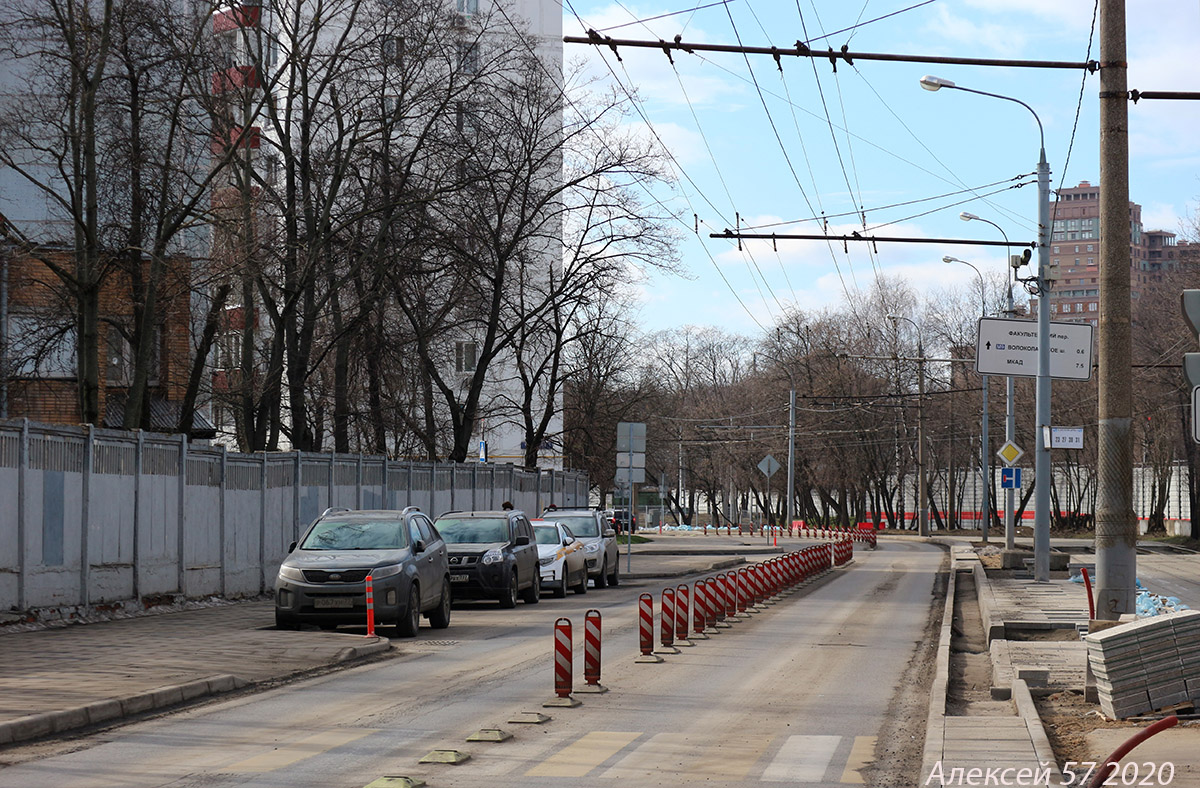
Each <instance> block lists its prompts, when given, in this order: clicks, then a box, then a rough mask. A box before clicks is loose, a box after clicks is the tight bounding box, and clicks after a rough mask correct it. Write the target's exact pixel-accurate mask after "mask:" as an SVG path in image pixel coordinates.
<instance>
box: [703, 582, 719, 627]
mask: <svg viewBox="0 0 1200 788" xmlns="http://www.w3.org/2000/svg"><path fill="white" fill-rule="evenodd" d="M718 613H719V611H718V610H717V581H716V579H715V578H711V577H710V578H709V579H708V580H705V581H704V630H705V631H706V632H707V631H708V630H709V629H715V628H716V623H717V620H718Z"/></svg>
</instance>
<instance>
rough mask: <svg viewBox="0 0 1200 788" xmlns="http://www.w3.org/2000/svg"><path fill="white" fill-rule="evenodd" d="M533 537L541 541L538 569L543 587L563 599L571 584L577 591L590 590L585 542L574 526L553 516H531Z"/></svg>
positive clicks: (579, 592) (536, 540)
mask: <svg viewBox="0 0 1200 788" xmlns="http://www.w3.org/2000/svg"><path fill="white" fill-rule="evenodd" d="M530 522H531V523H532V524H533V539H534V541H535V542H537V549H538V573H539V574H540V575H541V582H542V588H545V589H549V590H551V591H553V592H554V595H555V596H556V597H559V598H560V599H561V598H562V597H565V596H566V595H567V587H568V586H569V587H570V588H571V589H572V590H573V591H574V592H575V593H576V594H586V593H587V587H588V568H587V560H586V559H585V558H584V552H583V542H581V541H579V540H578V539H576V538H575V536H574V535H573V534H572V533H571V531H570V529H569V528H567V527H566V526H565V525H563V524H562V523H559V522H555V521H553V520H531V521H530Z"/></svg>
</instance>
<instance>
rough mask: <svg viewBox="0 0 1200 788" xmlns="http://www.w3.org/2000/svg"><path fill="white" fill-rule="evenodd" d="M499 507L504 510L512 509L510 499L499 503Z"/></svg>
mask: <svg viewBox="0 0 1200 788" xmlns="http://www.w3.org/2000/svg"><path fill="white" fill-rule="evenodd" d="M500 508H501V509H503V510H504V511H506V512H508V511H512V508H513V505H512V501H505V502H504V503H502V504H500Z"/></svg>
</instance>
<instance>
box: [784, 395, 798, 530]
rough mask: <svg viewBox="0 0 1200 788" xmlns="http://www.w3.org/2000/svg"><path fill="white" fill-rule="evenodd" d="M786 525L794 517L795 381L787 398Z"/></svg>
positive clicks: (789, 526) (789, 523)
mask: <svg viewBox="0 0 1200 788" xmlns="http://www.w3.org/2000/svg"><path fill="white" fill-rule="evenodd" d="M788 374H789V375H790V374H791V373H790V372H789V373H788ZM786 494H787V527H788V528H791V527H792V521H793V520H795V519H796V382H795V381H792V390H791V396H790V397H789V398H788V469H787V493H786Z"/></svg>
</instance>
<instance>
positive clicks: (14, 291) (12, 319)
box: [0, 246, 213, 438]
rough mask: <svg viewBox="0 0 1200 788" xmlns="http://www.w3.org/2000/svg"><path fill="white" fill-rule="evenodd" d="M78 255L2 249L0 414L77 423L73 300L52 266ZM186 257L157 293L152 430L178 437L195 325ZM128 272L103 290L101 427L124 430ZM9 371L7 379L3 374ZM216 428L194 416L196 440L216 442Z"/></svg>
mask: <svg viewBox="0 0 1200 788" xmlns="http://www.w3.org/2000/svg"><path fill="white" fill-rule="evenodd" d="M72 256H73V252H72V250H70V249H62V248H58V249H56V248H52V247H50V248H47V247H43V248H38V249H35V250H32V251H29V252H25V251H21V250H19V249H16V248H14V247H12V246H9V247H0V265H2V266H3V275H4V277H3V278H4V280H5V284H6V286H5V287H4V288H3V292H0V299H2V300H3V310H2V311H3V313H4V315H5V317H6V321H4V324H3V325H0V334H2V337H0V339H2V340H3V342H2V344H3V349H4V353H3V358H2V359H0V377H2V378H3V386H2V387H0V406H2V407H0V415H3V416H6V417H8V418H20V417H27V418H29V419H31V420H33V421H39V422H45V423H51V424H78V423H80V422H81V421H82V420H83V419H82V416H81V412H80V403H79V389H78V378H77V376H76V369H77V365H76V358H77V349H76V315H75V300H74V299H73V298H72V297H71V295H70V293H69V290H68V288H67V286H66V285H65V284H64V283H63V281H62V280H61V279H60V278H59V277H58V276H57V275H56V274H55V273H54V271H53V270H52V266H58V267H61V268H63V269H66V270H70V269H71V268H72V266H73V260H72ZM189 265H190V261H189V260H187V259H182V258H181V259H176V260H172V261H171V263H170V264H169V265H168V274H167V277H166V281H164V282H163V285H162V287H161V291H160V292H161V295H160V307H161V308H160V313H161V314H162V315H163V319H162V320H161V322H160V323H159V325H158V326H157V329H156V332H157V336H156V343H155V345H156V347H155V355H154V359H153V362H152V367H151V370H150V373H149V375H150V379H149V386H148V387H149V391H150V396H149V399H150V409H149V411H150V412H149V417H148V422H147V426H148V427H149V429H151V430H152V431H155V432H174V431H175V428H176V425H177V424H178V419H179V403H180V401H181V400H182V399H183V396H184V392H185V390H186V387H187V381H188V374H189V372H190V355H191V354H190V345H191V343H190V336H189V324H190V320H191V316H190V309H189V299H190V292H189V288H188V275H187V272H188V267H189ZM130 292H131V288H130V280H129V276H128V274H127V273H125V272H123V271H121V270H119V269H115V270H113V271H112V272H111V273H110V274H109V275H108V277H107V278H106V279H105V281H104V284H103V285H102V287H101V288H100V323H99V333H100V337H99V344H100V356H101V370H102V374H101V376H100V412H101V414H102V417H101V424H100V425H99V426H103V427H114V428H120V427H122V426H123V424H122V421H123V416H124V411H123V408H124V404H125V397H126V395H127V393H128V390H129V385H130V383H131V380H132V377H133V350H132V348H131V346H130V344H129V342H128V341H127V340H126V339H125V337H124V336H122V333H121V330H120V328H121V327H125V326H129V325H130V324H131V322H132V320H133V307H132V303H131V301H130ZM5 371H7V374H4V373H5ZM212 434H213V430H212V426H211V425H210V424H208V422H207V421H206V420H205V419H203V418H201V417H200V416H199V415H197V418H196V422H195V426H194V428H193V430H192V437H194V438H210V437H212Z"/></svg>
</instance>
